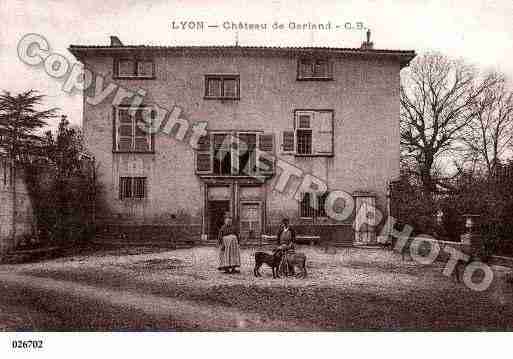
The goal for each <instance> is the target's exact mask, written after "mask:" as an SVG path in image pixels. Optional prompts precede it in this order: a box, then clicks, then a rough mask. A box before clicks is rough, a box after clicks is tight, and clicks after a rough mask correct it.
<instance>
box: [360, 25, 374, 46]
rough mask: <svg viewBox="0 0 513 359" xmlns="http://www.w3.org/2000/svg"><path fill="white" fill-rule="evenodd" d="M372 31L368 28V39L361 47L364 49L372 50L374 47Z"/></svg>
mask: <svg viewBox="0 0 513 359" xmlns="http://www.w3.org/2000/svg"><path fill="white" fill-rule="evenodd" d="M370 38H371V31H370V29H367V41H364V42H362V46H361V47H360V48H361V49H362V50H372V49H373V48H374V43H373V42H371V41H370Z"/></svg>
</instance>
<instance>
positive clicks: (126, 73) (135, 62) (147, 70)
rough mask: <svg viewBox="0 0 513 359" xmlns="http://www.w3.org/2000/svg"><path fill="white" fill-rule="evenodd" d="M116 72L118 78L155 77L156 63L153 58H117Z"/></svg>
mask: <svg viewBox="0 0 513 359" xmlns="http://www.w3.org/2000/svg"><path fill="white" fill-rule="evenodd" d="M114 74H115V76H116V77H117V78H145V79H151V78H155V63H154V62H153V60H151V59H117V60H116V61H115V63H114Z"/></svg>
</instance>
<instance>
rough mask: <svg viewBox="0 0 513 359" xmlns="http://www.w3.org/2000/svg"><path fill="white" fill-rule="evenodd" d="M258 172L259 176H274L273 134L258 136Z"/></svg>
mask: <svg viewBox="0 0 513 359" xmlns="http://www.w3.org/2000/svg"><path fill="white" fill-rule="evenodd" d="M257 154H258V164H257V166H258V170H259V172H260V174H263V175H272V174H274V162H275V156H274V134H273V133H260V134H259V135H258V151H257Z"/></svg>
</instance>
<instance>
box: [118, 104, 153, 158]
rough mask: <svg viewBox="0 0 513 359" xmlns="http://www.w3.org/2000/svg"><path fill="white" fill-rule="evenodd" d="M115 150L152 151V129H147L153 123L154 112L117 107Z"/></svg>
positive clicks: (141, 108)
mask: <svg viewBox="0 0 513 359" xmlns="http://www.w3.org/2000/svg"><path fill="white" fill-rule="evenodd" d="M114 113H115V120H114V122H115V127H116V130H115V132H114V136H115V141H114V151H117V152H152V151H153V135H152V133H151V132H152V131H148V130H145V129H146V128H148V124H150V125H151V121H152V120H153V117H154V113H153V112H151V111H150V110H149V109H146V108H143V107H140V108H135V109H133V108H130V107H115V108H114Z"/></svg>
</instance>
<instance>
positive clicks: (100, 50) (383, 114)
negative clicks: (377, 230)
mask: <svg viewBox="0 0 513 359" xmlns="http://www.w3.org/2000/svg"><path fill="white" fill-rule="evenodd" d="M70 51H71V52H72V53H73V54H74V55H75V56H76V58H77V59H79V61H81V62H82V63H83V64H84V66H85V67H86V68H87V69H88V70H89V71H92V73H93V74H94V76H93V80H92V83H91V84H90V86H89V87H88V89H87V90H86V91H84V115H83V129H84V136H85V141H86V145H87V147H88V149H89V151H90V152H91V154H93V155H94V156H95V158H96V162H97V163H98V165H99V169H98V175H97V176H98V180H99V181H100V182H101V183H102V187H103V189H102V193H103V196H104V199H105V203H106V205H107V209H108V210H107V211H105V213H103V214H98V221H100V222H101V223H104V224H110V225H130V226H134V225H138V226H144V225H157V224H160V225H167V226H182V227H184V226H185V227H188V228H190V229H192V232H193V233H194V235H195V236H196V235H197V236H198V238H202V239H203V240H208V239H209V238H210V239H212V238H213V237H215V233H216V231H217V229H218V228H219V225H220V223H221V222H222V219H223V217H224V216H225V215H226V214H227V213H229V214H231V215H232V216H233V217H234V218H235V219H236V221H237V222H238V223H239V224H240V228H241V237H242V238H243V240H244V239H245V238H257V237H259V236H260V235H261V234H263V233H269V232H273V231H274V230H275V228H274V227H275V226H276V225H277V224H278V223H279V221H281V219H282V218H284V217H288V218H290V219H291V222H292V223H293V224H294V225H295V226H296V227H297V228H298V232H300V233H305V234H307V233H310V234H320V235H321V237H322V238H323V239H325V240H334V241H342V242H344V241H345V242H348V241H349V242H352V241H353V238H354V233H353V231H352V229H351V221H352V219H354V215H353V216H352V217H351V218H348V220H347V221H343V222H340V221H336V220H333V219H331V218H329V216H328V215H327V213H326V211H325V210H324V208H325V207H324V206H323V204H324V201H325V200H326V198H327V197H326V196H327V194H328V193H330V191H335V190H342V191H345V192H347V193H351V194H356V193H358V195H355V199H356V198H364V200H363V202H365V201H366V200H365V198H369V199H368V200H369V201H371V202H372V203H374V201H375V203H376V206H377V208H380V209H381V210H382V211H384V212H385V213H386V212H387V198H386V192H387V183H388V181H390V180H393V179H395V178H397V177H398V175H399V106H400V105H399V85H400V77H399V76H400V70H401V69H402V68H403V67H404V66H407V65H408V63H409V61H410V60H411V59H412V58H413V57H414V55H415V54H414V52H413V51H398V50H375V49H373V48H372V46H362V48H361V49H343V48H275V47H241V46H232V47H220V46H212V47H209V46H199V47H194V46H189V47H162V46H125V45H123V44H122V43H121V41H119V39H117V38H115V37H114V38H113V39H112V43H111V45H110V46H79V45H72V46H70ZM111 84H115V86H118V87H119V88H121V89H123V90H126V91H127V92H128V93H131V94H135V95H134V96H126V97H125V98H124V99H120V97H119V89H118V90H117V92H116V91H111V93H108V90H109V88H108V86H110V85H111ZM102 91H103V95H102V96H99V94H100V92H102ZM137 94H138V95H141V96H139V98H141V97H143V99H142V101H140V99H137V96H136V95H137ZM142 95H144V96H142ZM99 97H102V101H99ZM134 101H136V102H137V103H138V105H137V106H136V107H137V108H136V107H134V106H133V104H134ZM155 104H156V105H158V107H159V108H160V110H162V108H165V109H167V110H169V113H165V116H163V117H162V116H161V111H160V112H159V111H156V109H157V107H155ZM147 118H152V119H153V120H154V121H157V120H158V121H157V122H158V124H159V125H160V127H159V126H156V127H155V125H154V127H155V129H157V127H159V130H158V131H156V132H155V133H154V134H153V135H148V132H147V131H141V127H140V123H141V122H144V119H147ZM173 121H174V122H173ZM204 122H206V124H207V131H208V132H207V134H206V135H204V136H202V137H200V138H199V141H198V144H197V145H196V144H195V143H193V146H192V147H191V143H190V142H193V141H190V139H191V138H192V137H193V135H192V133H193V132H192V131H190V130H191V129H192V126H193V125H194V124H199V123H204ZM172 123H174V124H175V125H174V127H173V126H171V125H170V124H172ZM187 129H188V130H189V131H186V130H187ZM182 130H184V131H183V132H180V131H182ZM242 148H243V149H242ZM268 155H270V157H269V156H268ZM266 156H267V157H268V158H266ZM243 168H244V170H243ZM287 171H289V172H290V171H292V172H290V173H293V174H294V175H292V176H290V178H289V181H288V183H287V185H286V186H285V188H282V187H283V186H282V185H283V183H281V182H280V179H281V181H283V180H284V177H283V175H284V174H286V172H287ZM297 171H299V172H297ZM305 177H306V178H307V179H308V181H310V180H311V179H312V178H314V179H315V180H317V179H321V180H322V182H323V183H325V184H326V185H327V190H328V192H324V189H323V188H320V187H322V186H318V185H314V186H310V187H311V189H310V190H308V188H306V187H305ZM315 180H314V182H315ZM308 181H306V182H308ZM315 184H316V183H315ZM305 193H308V194H306V195H305ZM365 194H368V195H365ZM316 201H317V202H316ZM358 201H360V200H357V201H356V202H357V205H358V203H360V202H361V201H360V202H358ZM363 202H361V203H363ZM313 203H318V204H319V205H317V206H316V205H313Z"/></svg>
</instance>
